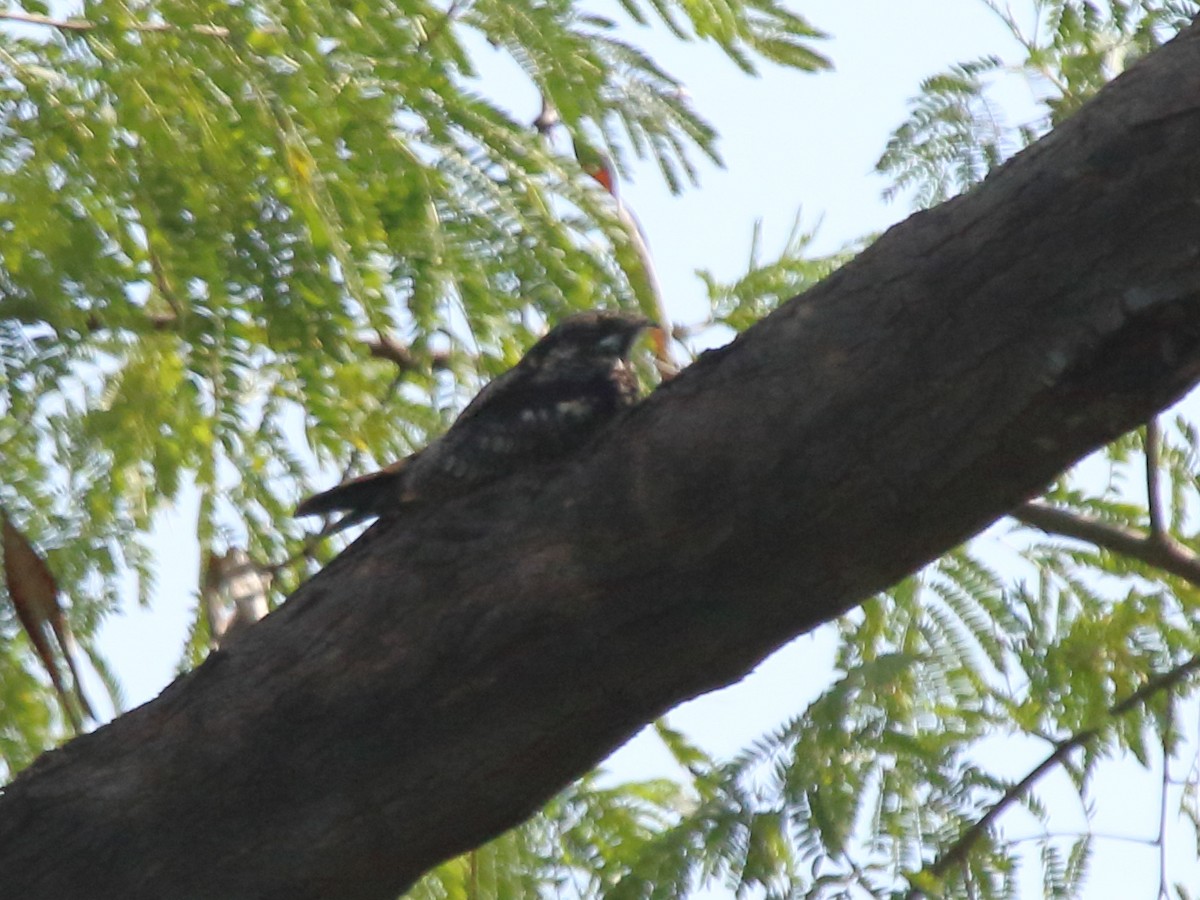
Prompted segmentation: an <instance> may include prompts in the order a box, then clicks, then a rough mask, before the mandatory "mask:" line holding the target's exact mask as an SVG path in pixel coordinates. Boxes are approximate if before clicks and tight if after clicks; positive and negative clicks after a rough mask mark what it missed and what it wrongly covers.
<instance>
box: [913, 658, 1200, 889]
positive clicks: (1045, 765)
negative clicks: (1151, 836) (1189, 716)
mask: <svg viewBox="0 0 1200 900" xmlns="http://www.w3.org/2000/svg"><path fill="white" fill-rule="evenodd" d="M1198 670H1200V654H1197V655H1195V656H1193V657H1191V658H1190V659H1189V660H1188V661H1187V662H1185V663H1183V664H1182V665H1179V666H1176V667H1175V668H1174V669H1171V670H1169V671H1167V672H1164V673H1163V674H1161V675H1157V676H1155V677H1154V678H1151V679H1150V680H1149V681H1147V682H1146V683H1145V684H1143V685H1142V686H1141V687H1140V688H1138V689H1137V690H1136V691H1134V692H1133V693H1132V694H1130V695H1129V696H1128V697H1126V698H1125V699H1124V700H1121V701H1120V702H1118V703H1115V704H1113V705H1112V706H1110V707H1109V708H1108V717H1107V718H1108V719H1109V720H1111V719H1117V718H1120V717H1121V716H1123V715H1125V714H1126V713H1127V712H1129V711H1131V710H1133V709H1135V708H1136V707H1138V706H1141V705H1143V704H1144V703H1146V702H1147V701H1148V700H1150V699H1151V698H1152V697H1153V696H1154V695H1156V694H1158V693H1159V692H1161V691H1165V690H1170V689H1171V688H1173V687H1175V685H1177V684H1179V683H1180V682H1181V681H1183V680H1184V679H1186V678H1187V677H1188V676H1189V675H1191V674H1192V673H1194V672H1196V671H1198ZM1101 730H1102V726H1096V727H1094V728H1086V729H1084V730H1083V731H1080V732H1077V733H1075V734H1073V735H1072V736H1071V737H1069V738H1067V739H1066V740H1064V741H1062V742H1060V743H1059V744H1058V745H1057V746H1056V747H1055V748H1054V752H1052V753H1051V754H1050V755H1049V756H1047V757H1046V758H1045V759H1043V760H1042V761H1041V762H1040V763H1039V764H1038V765H1037V766H1036V767H1035V768H1034V769H1033V770H1032V771H1030V772H1029V773H1028V774H1027V775H1026V776H1025V777H1024V778H1022V779H1021V780H1020V781H1018V782H1017V783H1016V784H1014V785H1012V786H1011V787H1010V788H1009V789H1008V790H1007V791H1005V792H1004V794H1003V796H1001V798H1000V799H999V800H997V801H996V803H995V804H993V805H992V808H991V809H989V810H988V811H987V812H986V813H985V814H984V815H983V818H981V819H980V820H979V821H978V822H976V823H975V824H974V825H972V826H971V827H970V828H968V829H967V830H966V831H964V832H963V834H962V835H961V836H960V837H959V839H958V840H957V841H955V842H954V843H953V844H952V845H951V846H950V849H948V850H947V851H946V852H945V853H943V854H941V856H939V857H938V858H937V860H936V861H935V862H934V863H933V864H932V865H930V866H929V867H927V868H926V869H925V870H924V873H925V874H928V875H931V876H932V877H934V878H936V879H940V878H941V877H942V876H943V875H945V874H946V873H947V872H948V871H950V869H952V868H953V867H955V866H957V865H961V864H963V863H965V862H966V859H967V854H968V853H969V852H970V850H971V847H972V846H973V845H974V844H975V842H976V841H978V840H979V839H980V838H981V837H983V835H984V833H985V832H986V831H987V830H988V829H989V828H990V827H991V825H992V823H993V822H994V821H996V819H997V818H998V817H999V816H1000V814H1001V813H1003V812H1004V811H1005V810H1007V809H1008V808H1009V807H1010V806H1012V804H1013V803H1015V802H1016V801H1017V800H1020V799H1021V798H1022V797H1023V796H1025V794H1026V793H1028V792H1029V789H1030V788H1032V787H1033V785H1034V784H1035V783H1036V782H1037V781H1038V779H1040V778H1041V777H1042V776H1043V775H1044V774H1046V772H1048V771H1049V770H1050V769H1053V768H1055V767H1056V766H1058V765H1059V764H1060V763H1062V762H1063V761H1064V760H1065V759H1066V758H1067V757H1068V756H1069V755H1070V754H1071V753H1072V752H1073V751H1074V750H1077V749H1079V748H1080V747H1082V746H1083V745H1084V744H1087V743H1089V742H1091V741H1093V740H1095V738H1097V737H1098V736H1099V735H1100V732H1101ZM924 896H926V894H925V893H924V892H923V891H922V890H921V889H920V888H918V887H913V888H910V889H909V891H908V893H907V894H905V900H917V898H920V897H924Z"/></svg>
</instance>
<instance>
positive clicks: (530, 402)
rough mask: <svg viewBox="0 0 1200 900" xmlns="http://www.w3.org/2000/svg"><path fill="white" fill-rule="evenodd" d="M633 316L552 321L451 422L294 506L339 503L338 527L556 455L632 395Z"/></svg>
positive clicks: (324, 507)
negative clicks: (423, 442)
mask: <svg viewBox="0 0 1200 900" xmlns="http://www.w3.org/2000/svg"><path fill="white" fill-rule="evenodd" d="M650 324H651V323H650V321H649V320H648V319H645V318H643V317H641V316H633V315H628V314H623V313H610V312H599V311H597V312H588V313H580V314H578V315H575V316H571V317H570V318H568V319H565V320H563V321H562V322H560V323H559V324H558V325H557V326H556V327H555V328H553V329H551V331H550V332H549V333H548V334H546V336H545V337H543V338H542V339H541V340H540V341H538V342H537V343H536V344H534V345H533V347H531V348H530V349H529V352H528V353H526V354H525V356H524V357H523V358H522V359H521V361H520V362H518V363H517V364H516V365H515V366H513V367H512V368H511V369H509V370H508V371H507V372H505V373H504V374H503V375H501V376H499V377H498V378H496V379H495V380H493V381H491V382H490V383H489V384H487V385H486V386H485V387H484V389H483V390H482V391H480V392H479V394H478V395H477V396H476V397H475V399H474V400H472V401H471V402H470V404H468V406H467V408H466V409H464V410H463V412H462V414H461V415H460V416H459V417H458V418H457V419H456V420H455V422H454V424H453V425H451V426H450V429H449V430H448V431H447V432H446V433H445V434H444V435H442V436H441V437H440V438H438V439H437V440H435V441H433V442H432V443H431V444H429V446H427V447H425V448H424V449H422V450H419V451H417V452H416V453H414V454H412V455H411V456H408V457H406V458H405V459H402V460H399V461H398V462H395V463H393V464H392V465H390V466H387V467H385V468H383V469H381V470H380V471H378V472H374V473H372V474H370V475H364V476H362V477H361V478H355V479H352V480H350V481H346V482H343V483H342V484H340V485H338V486H337V487H334V488H331V489H330V490H328V491H325V492H324V493H320V494H316V495H314V496H312V497H309V498H308V499H306V500H305V501H303V502H302V503H301V504H300V505H299V506H298V507H297V508H296V515H297V516H308V515H316V514H324V513H332V512H345V513H346V516H345V517H344V518H343V519H341V520H340V521H339V522H338V523H337V525H336V526H335V527H334V529H332V530H334V531H337V530H340V529H342V528H345V527H347V526H349V525H352V524H354V523H356V522H360V521H362V520H363V519H367V518H371V517H372V516H378V515H382V514H383V513H386V512H388V511H390V510H393V509H396V508H398V507H400V506H402V505H404V504H408V503H417V502H424V501H431V500H444V499H448V498H450V497H456V496H459V495H461V494H465V493H467V492H469V491H471V490H474V489H475V488H477V487H479V486H480V485H483V484H486V483H488V482H490V481H494V480H495V479H497V478H501V477H503V476H505V475H508V474H511V473H512V472H516V471H518V470H520V469H524V468H527V467H529V466H532V465H537V464H538V463H543V462H547V461H549V460H553V459H557V458H559V457H562V456H564V455H566V454H568V453H570V452H572V451H573V450H575V449H576V448H578V447H579V446H581V445H582V444H583V443H584V442H585V441H586V440H587V439H588V438H590V437H591V436H592V435H594V434H595V433H596V432H597V431H598V430H599V429H600V428H601V427H602V426H603V425H605V424H606V423H607V422H608V421H610V420H611V419H612V417H613V416H614V415H615V414H616V413H617V412H618V411H620V410H621V409H623V408H625V407H628V406H631V405H633V404H634V403H635V402H637V387H638V386H637V377H636V376H635V374H634V372H633V370H632V369H631V368H630V366H629V362H628V355H629V351H630V348H631V347H632V345H633V342H634V340H635V339H636V337H637V335H638V333H639V332H640V331H641V330H642V329H643V328H646V327H648V326H649V325H650Z"/></svg>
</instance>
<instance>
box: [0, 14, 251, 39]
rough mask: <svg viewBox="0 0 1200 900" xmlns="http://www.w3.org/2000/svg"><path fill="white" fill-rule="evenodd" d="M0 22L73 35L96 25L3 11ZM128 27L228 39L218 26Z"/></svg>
mask: <svg viewBox="0 0 1200 900" xmlns="http://www.w3.org/2000/svg"><path fill="white" fill-rule="evenodd" d="M0 21H9V22H21V23H22V24H25V25H41V26H44V27H46V28H55V29H57V30H59V31H66V32H72V33H75V34H79V33H83V32H88V31H94V30H95V28H96V23H94V22H89V21H88V20H87V19H55V18H53V17H52V16H43V15H39V14H38V13H29V12H21V11H18V10H4V11H3V12H0ZM129 27H130V28H131V29H132V30H133V31H140V32H143V33H151V32H155V33H165V32H191V33H192V34H202V35H204V36H206V37H219V38H227V37H229V29H228V28H223V27H222V26H220V25H189V26H188V27H187V28H180V27H179V26H178V25H171V24H169V23H167V22H134V23H132V24H131V25H130V26H129Z"/></svg>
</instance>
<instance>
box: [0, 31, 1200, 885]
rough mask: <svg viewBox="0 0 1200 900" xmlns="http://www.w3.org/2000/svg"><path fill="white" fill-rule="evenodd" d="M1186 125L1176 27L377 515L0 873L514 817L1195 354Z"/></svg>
mask: <svg viewBox="0 0 1200 900" xmlns="http://www.w3.org/2000/svg"><path fill="white" fill-rule="evenodd" d="M1197 146H1200V29H1197V28H1195V27H1194V28H1192V29H1189V30H1188V31H1186V32H1185V33H1184V34H1183V35H1182V36H1180V37H1179V38H1177V39H1176V40H1175V41H1173V42H1171V43H1170V44H1168V45H1166V46H1165V47H1164V48H1162V49H1161V50H1158V51H1156V52H1154V53H1152V54H1150V55H1148V56H1146V57H1145V58H1144V59H1143V60H1141V61H1140V62H1139V63H1138V64H1137V65H1136V66H1134V67H1133V68H1132V69H1131V70H1130V71H1129V72H1128V73H1126V75H1124V76H1123V77H1121V78H1120V79H1118V80H1117V81H1116V82H1114V83H1113V84H1112V85H1110V86H1109V87H1107V88H1106V89H1105V90H1103V91H1102V92H1101V93H1100V94H1099V96H1098V97H1097V98H1096V99H1095V100H1094V101H1093V102H1091V103H1089V104H1088V105H1086V106H1085V107H1084V108H1083V109H1081V110H1080V111H1079V112H1078V113H1077V114H1076V115H1075V116H1074V117H1073V118H1072V119H1070V120H1069V121H1068V122H1066V123H1065V124H1064V125H1063V126H1061V127H1060V128H1059V129H1057V130H1056V131H1055V132H1054V133H1053V134H1051V135H1050V136H1048V137H1047V138H1046V139H1044V140H1042V141H1040V142H1039V143H1038V144H1036V145H1034V146H1033V147H1032V148H1030V149H1029V150H1026V151H1025V152H1023V153H1021V154H1020V155H1019V156H1017V157H1016V158H1015V159H1014V160H1012V161H1011V162H1010V163H1008V164H1007V165H1005V166H1004V167H1002V168H1001V169H999V170H998V171H997V172H996V173H994V174H993V175H992V177H990V178H989V179H988V180H987V181H986V182H985V183H984V184H983V185H982V186H980V187H979V188H977V189H975V190H973V191H972V192H970V193H969V194H967V195H966V196H964V197H960V198H958V199H955V200H952V201H950V202H949V203H946V204H943V205H942V206H940V207H938V208H936V209H934V210H930V211H929V212H925V213H921V214H918V215H916V216H913V217H912V218H911V219H909V220H908V221H907V222H905V223H904V224H903V225H900V226H897V227H896V228H894V229H892V230H891V231H889V232H888V233H887V234H886V235H884V236H883V237H882V238H880V240H879V241H878V242H876V243H875V244H874V245H873V246H872V247H870V248H869V249H868V250H866V251H865V252H864V253H862V254H861V255H860V256H859V257H858V258H857V259H856V260H855V261H853V262H852V263H850V264H848V265H847V266H846V267H845V268H843V269H841V270H840V271H838V272H837V273H835V274H834V275H833V276H831V277H830V278H828V279H827V280H826V281H824V282H823V283H821V284H820V285H818V286H817V287H815V288H814V289H812V290H811V291H809V292H808V293H807V294H805V295H804V296H803V297H800V298H797V299H794V300H792V301H790V302H789V303H787V304H784V305H783V307H782V308H780V309H779V310H778V311H777V312H776V313H774V314H773V315H771V316H769V317H768V318H767V319H765V320H764V321H763V322H761V323H759V324H758V325H756V326H755V327H754V328H752V329H750V330H749V331H748V332H746V333H745V334H744V335H742V336H741V337H740V338H738V340H736V341H735V342H734V343H733V344H732V345H730V346H729V347H727V348H725V349H723V350H720V351H716V352H712V353H708V354H705V355H704V356H702V357H701V358H700V360H699V361H698V362H697V363H696V364H694V365H693V366H691V367H690V368H688V369H687V370H685V371H684V372H683V373H681V374H680V376H679V377H678V378H676V379H674V380H673V381H671V382H670V383H669V384H667V385H666V386H665V387H663V388H660V389H659V390H658V391H656V392H655V393H654V394H653V395H652V396H651V397H650V398H649V399H648V400H647V401H646V402H644V403H643V404H641V405H640V406H639V407H637V408H636V409H634V410H633V411H632V412H631V413H630V414H629V415H628V416H626V417H625V418H624V419H623V420H622V421H620V422H619V423H617V424H616V426H615V427H614V428H612V429H611V430H610V431H608V432H607V433H606V435H605V436H604V437H603V439H601V440H599V441H598V442H597V443H596V444H594V445H593V446H591V447H590V448H588V449H587V450H585V451H584V452H582V453H580V454H579V455H578V456H577V457H575V458H573V459H571V460H569V461H567V462H565V463H562V464H560V465H557V466H554V467H548V468H545V469H542V470H539V471H536V472H532V473H529V474H526V475H522V476H520V477H514V478H511V479H509V480H507V481H504V482H501V483H498V484H496V485H493V486H491V487H489V488H487V489H485V490H481V491H479V492H478V493H476V494H473V495H470V496H468V497H464V498H460V499H458V500H455V501H453V502H450V503H446V504H443V505H441V506H438V507H430V508H425V509H420V510H412V511H411V512H410V513H409V514H408V515H405V516H403V517H397V518H394V519H391V520H388V521H384V522H381V523H379V524H378V525H376V526H375V527H373V528H372V529H371V530H369V531H368V532H367V533H366V534H365V535H364V536H363V537H362V538H360V539H359V540H358V541H357V542H356V543H355V544H353V545H352V546H351V547H350V548H349V549H348V550H347V551H346V552H345V553H343V554H342V555H341V556H340V557H339V558H338V559H337V560H335V561H334V562H333V563H331V564H330V565H329V566H327V567H326V569H325V570H324V571H322V572H321V573H320V574H319V575H318V576H316V577H315V578H313V579H312V580H311V581H309V582H308V583H307V584H305V585H304V586H303V587H302V588H301V589H300V590H299V591H297V592H296V593H295V594H294V595H293V596H292V598H291V599H290V600H289V601H288V602H287V603H286V604H285V605H284V606H283V607H282V608H281V609H280V610H278V611H276V612H275V613H272V614H271V615H269V616H267V617H266V618H265V619H263V620H262V621H261V622H259V623H258V624H257V625H255V626H253V627H252V628H249V629H247V630H246V632H245V633H244V634H243V635H242V636H241V637H240V638H239V639H238V640H236V641H233V642H231V643H230V645H229V647H228V649H224V650H222V651H220V652H218V653H215V654H213V655H212V656H211V657H210V658H209V659H208V661H206V662H205V664H204V665H202V666H201V667H200V668H198V669H197V670H196V671H195V672H192V673H190V674H189V675H186V676H184V677H182V678H180V679H179V680H178V681H176V682H175V684H173V685H172V686H171V687H169V688H168V689H167V690H166V691H165V692H164V693H163V695H162V696H160V697H159V698H158V699H157V700H155V701H153V702H151V703H149V704H146V705H145V706H143V707H140V708H139V709H136V710H133V711H132V712H130V713H127V714H126V715H124V716H122V717H121V718H119V719H118V720H116V721H115V722H114V723H112V724H110V725H108V726H106V727H104V728H102V729H100V730H98V731H96V732H94V733H92V734H90V735H86V736H84V737H82V738H80V739H78V740H76V741H73V742H71V743H70V744H68V745H67V746H65V747H64V748H62V749H60V750H58V751H56V752H54V753H51V754H47V755H46V756H45V757H43V758H42V759H41V760H40V761H39V762H38V763H36V764H35V765H34V766H32V767H31V768H30V769H28V770H27V771H26V772H25V773H23V774H22V775H21V776H20V777H18V779H17V780H16V781H15V782H13V783H12V784H11V785H9V786H8V787H7V788H6V789H5V791H4V794H3V796H0V871H2V872H4V887H5V889H6V890H7V891H9V892H11V893H12V894H13V895H14V896H20V897H22V898H32V900H38V898H56V900H57V898H61V897H68V896H88V897H93V898H109V897H111V898H122V900H126V898H141V897H147V898H149V897H153V898H158V897H163V896H170V897H172V898H178V900H190V898H211V897H222V898H224V900H251V898H253V900H260V898H285V897H286V898H288V900H309V898H324V897H337V898H340V900H359V898H361V900H375V898H378V900H384V898H388V900H390V898H393V897H395V896H396V894H397V893H399V892H400V891H401V890H402V889H404V888H405V887H406V886H407V885H409V884H411V883H412V882H413V880H414V879H416V878H418V877H419V876H420V875H421V873H423V872H424V871H426V870H427V869H428V868H429V867H430V866H432V865H434V864H436V863H437V862H439V861H440V860H443V859H446V858H448V857H450V856H452V855H454V854H456V853H459V852H462V851H463V850H466V849H468V848H470V847H472V846H475V845H477V844H478V843H480V842H482V841H484V840H486V839H487V838H489V837H491V836H493V835H495V834H497V833H499V832H500V831H502V830H503V829H505V828H507V827H510V826H511V825H513V824H515V823H517V822H518V821H520V820H521V818H522V817H524V816H526V815H528V814H529V813H530V812H532V811H533V810H535V809H536V808H537V807H538V806H539V805H540V804H541V803H543V802H544V801H545V799H546V798H547V797H549V796H550V795H552V794H553V792H554V791H556V790H558V789H560V788H561V787H562V786H563V785H564V784H566V783H567V782H568V781H569V780H570V779H572V778H574V777H576V776H578V775H579V774H581V773H582V772H584V771H586V770H587V769H588V768H590V767H591V766H593V765H595V763H597V762H598V761H599V760H600V759H602V758H603V757H604V756H605V755H606V754H607V753H608V752H610V751H611V750H612V749H614V748H615V747H616V746H618V745H619V744H621V743H622V742H623V741H624V740H626V739H627V738H628V737H629V736H630V735H632V734H633V733H635V732H636V731H637V730H638V729H639V728H640V727H641V726H642V724H643V723H645V722H647V721H649V720H651V719H653V718H654V717H655V716H657V715H659V714H660V713H662V712H663V711H664V710H666V709H668V708H670V707H671V706H673V705H675V704H676V703H678V702H680V701H682V700H684V699H687V698H689V697H694V696H696V695H697V694H700V693H703V692H704V691H707V690H711V689H713V688H716V687H720V686H723V685H726V684H729V683H731V682H733V681H736V680H737V679H739V678H741V677H743V676H744V675H745V674H746V673H747V672H748V671H750V670H751V669H752V668H753V667H754V666H755V665H757V664H758V662H759V661H761V659H762V658H763V657H764V656H765V655H766V654H768V653H769V652H771V651H772V650H773V649H775V648H776V647H778V646H780V645H781V644H783V643H785V642H786V641H787V640H789V639H790V638H791V637H792V636H794V635H796V634H798V633H800V632H803V631H805V630H808V629H810V628H812V627H814V626H816V625H817V624H819V623H821V622H824V621H828V620H829V619H830V618H832V617H834V616H836V615H838V614H840V613H841V612H843V611H844V610H846V609H847V608H849V607H851V606H853V605H855V604H857V603H859V602H861V600H862V599H863V598H865V597H867V596H870V595H872V594H873V593H874V592H876V591H878V590H881V589H883V588H884V587H886V586H887V585H889V584H891V583H893V582H895V581H896V580H897V579H899V578H900V577H902V576H903V575H904V574H906V573H908V572H910V571H913V570H915V569H916V568H918V567H919V566H920V565H922V564H923V563H925V562H926V561H928V560H929V559H931V558H933V557H935V556H937V555H938V554H940V553H942V552H944V551H945V550H946V549H948V548H950V547H953V546H955V545H956V544H958V543H960V542H961V541H962V540H964V539H965V538H967V537H968V536H970V535H971V534H973V533H974V532H976V531H978V530H979V529H980V528H982V527H984V526H986V525H987V524H988V523H990V522H991V521H993V520H994V519H996V518H997V517H998V516H1000V515H1003V514H1004V513H1006V512H1008V511H1009V510H1011V509H1013V508H1015V507H1017V506H1018V505H1019V504H1020V503H1021V502H1023V501H1024V500H1025V498H1028V497H1030V496H1033V495H1034V494H1036V493H1037V492H1038V491H1039V490H1040V489H1042V488H1043V487H1044V486H1045V485H1046V484H1047V483H1048V482H1049V481H1050V480H1052V478H1053V477H1054V476H1055V475H1056V474H1057V473H1058V472H1059V471H1061V470H1062V469H1063V468H1064V467H1066V466H1067V465H1069V464H1070V463H1071V462H1072V461H1074V460H1076V459H1078V458H1079V457H1081V456H1083V455H1084V454H1086V453H1087V452H1089V451H1090V450H1092V449H1093V448H1095V447H1097V446H1099V445H1101V444H1103V443H1105V442H1106V441H1108V440H1111V439H1112V438H1114V437H1116V436H1117V435H1119V434H1121V433H1123V432H1125V431H1127V430H1129V429H1132V428H1135V427H1137V426H1138V425H1140V424H1142V423H1144V422H1145V421H1146V420H1147V419H1148V418H1149V417H1150V416H1151V415H1153V414H1154V413H1155V412H1156V411H1158V410H1160V409H1162V408H1163V407H1165V406H1166V405H1168V404H1170V403H1171V402H1173V401H1174V400H1176V399H1178V398H1179V397H1180V396H1181V395H1182V394H1183V393H1184V392H1185V391H1186V390H1187V389H1188V388H1189V387H1190V386H1191V385H1193V384H1194V383H1195V382H1196V381H1197V380H1198V379H1200V216H1198V215H1197V199H1198V189H1197V185H1200V154H1197V153H1196V152H1195V148H1196V147H1197ZM785 176H786V173H779V177H780V178H781V179H782V178H784V177H785Z"/></svg>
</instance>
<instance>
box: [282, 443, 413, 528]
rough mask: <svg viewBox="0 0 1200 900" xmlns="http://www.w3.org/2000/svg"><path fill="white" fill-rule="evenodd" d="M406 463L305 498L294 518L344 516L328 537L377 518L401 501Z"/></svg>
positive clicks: (352, 479) (351, 480) (399, 463)
mask: <svg viewBox="0 0 1200 900" xmlns="http://www.w3.org/2000/svg"><path fill="white" fill-rule="evenodd" d="M410 459H411V457H410ZM407 463H408V460H407V459H402V460H400V461H399V462H397V463H393V464H392V465H390V466H388V467H386V468H384V469H380V470H379V471H378V472H372V473H371V474H369V475H361V476H359V477H358V478H351V479H350V480H349V481H343V482H342V483H341V484H339V485H336V486H334V487H331V488H330V489H329V490H327V491H322V492H321V493H319V494H313V495H312V496H311V497H306V498H305V499H304V500H302V501H300V505H299V506H297V507H296V512H295V513H293V515H295V516H297V517H301V516H324V515H329V514H331V513H338V512H344V513H347V515H346V516H345V517H344V518H342V519H340V520H338V522H337V523H336V524H335V525H333V526H332V527H330V528H327V529H326V533H328V534H333V533H334V532H337V531H341V530H342V529H343V528H348V527H349V526H351V525H354V524H356V523H358V522H361V521H363V520H364V519H369V518H372V517H373V516H377V515H380V514H381V513H384V512H386V511H387V510H388V509H389V508H391V507H392V506H394V505H396V504H398V503H399V502H400V498H401V487H402V481H403V478H404V469H405V467H406V465H407Z"/></svg>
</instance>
